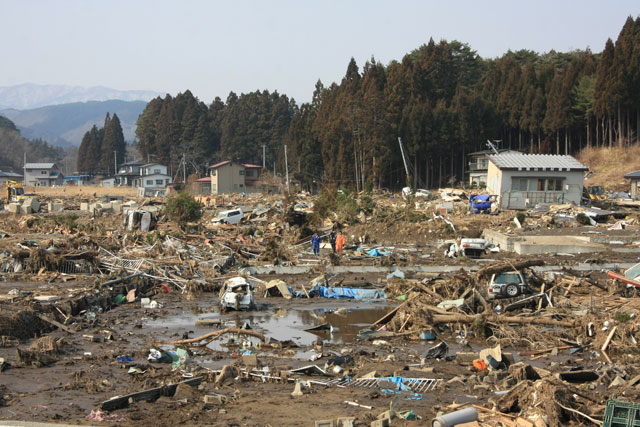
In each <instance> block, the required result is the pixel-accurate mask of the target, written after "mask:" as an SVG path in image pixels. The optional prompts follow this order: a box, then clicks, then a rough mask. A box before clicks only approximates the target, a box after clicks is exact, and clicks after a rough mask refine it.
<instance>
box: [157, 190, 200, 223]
mask: <svg viewBox="0 0 640 427" xmlns="http://www.w3.org/2000/svg"><path fill="white" fill-rule="evenodd" d="M165 212H166V214H167V216H168V217H169V219H170V220H172V221H175V222H177V223H178V225H179V226H180V227H183V226H184V225H186V223H187V222H191V221H198V220H199V219H200V218H202V214H203V211H202V204H200V203H198V202H196V199H194V198H193V196H192V195H191V194H189V193H184V192H182V193H178V195H177V196H175V197H171V198H169V200H167V206H166V207H165Z"/></svg>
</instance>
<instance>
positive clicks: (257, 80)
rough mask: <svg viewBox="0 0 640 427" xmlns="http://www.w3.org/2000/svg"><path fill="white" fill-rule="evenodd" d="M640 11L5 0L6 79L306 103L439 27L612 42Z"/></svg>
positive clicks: (545, 44) (596, 6) (546, 42)
mask: <svg viewBox="0 0 640 427" xmlns="http://www.w3.org/2000/svg"><path fill="white" fill-rule="evenodd" d="M639 14H640V1H638V0H625V1H615V0H614V1H607V2H605V1H603V0H599V1H591V0H581V1H562V0H553V1H549V0H536V1H524V0H523V1H518V0H505V1H477V0H473V1H454V0H448V1H425V0H423V1H417V0H416V1H402V0H388V1H379V0H357V1H355V0H354V1H349V0H335V1H305V0H290V1H279V0H262V1H239V0H228V1H225V2H222V1H205V0H203V1H195V0H186V1H185V0H175V1H164V0H148V1H136V0H109V1H98V0H77V1H65V0H58V1H53V0H39V1H37V0H29V1H20V0H0V40H2V43H1V45H2V48H1V49H2V61H1V62H0V64H1V66H0V86H12V85H16V84H20V83H38V84H67V85H74V86H76V85H77V86H97V85H103V86H108V87H112V88H114V89H121V90H127V89H140V90H154V91H158V92H168V93H171V94H174V95H175V94H176V93H178V92H182V91H184V90H186V89H190V90H191V91H192V92H193V93H194V95H195V96H197V97H198V98H199V99H200V100H202V101H204V102H206V103H207V104H209V103H210V102H211V101H212V100H213V98H214V97H215V96H220V97H221V98H222V99H223V100H224V99H226V97H227V95H228V93H229V91H231V90H233V91H235V92H236V93H243V92H244V93H246V92H250V91H254V90H258V89H259V90H263V89H268V90H270V91H274V90H278V92H280V93H284V94H287V95H288V96H291V97H294V98H295V99H296V100H297V101H298V102H305V101H309V100H310V98H311V95H312V93H313V88H314V85H315V82H316V81H317V80H318V79H321V80H322V82H323V83H324V84H325V86H327V85H328V84H330V83H331V82H333V81H340V79H341V78H342V76H343V75H344V73H345V71H346V67H347V64H348V62H349V59H350V58H351V57H354V58H355V59H356V61H357V63H358V65H359V66H360V67H362V65H363V64H364V62H365V61H366V60H368V59H370V58H371V56H372V55H373V56H375V58H376V60H378V61H380V62H382V63H383V64H387V63H388V62H389V61H391V60H393V59H398V60H399V59H401V58H402V56H403V55H404V54H405V53H408V52H410V51H411V50H413V49H415V48H417V47H419V46H420V45H422V44H424V43H426V42H428V40H429V38H430V37H433V39H434V40H436V41H438V40H440V39H447V40H453V39H457V40H460V41H462V42H466V43H469V44H470V45H471V47H472V48H473V49H475V50H477V51H478V53H479V54H480V55H481V56H483V57H496V56H501V55H502V54H503V53H504V52H506V51H507V50H508V49H512V50H517V49H525V48H526V49H531V50H535V51H538V52H545V51H548V50H550V49H555V50H558V51H567V50H571V49H584V48H587V47H589V48H591V50H592V51H593V52H600V51H602V49H603V47H604V44H605V41H606V40H607V38H608V37H611V38H612V39H613V40H615V39H616V37H617V36H618V33H619V32H620V29H621V28H622V25H623V24H624V22H625V19H626V18H627V16H629V15H632V16H633V17H634V18H635V17H636V16H638V15H639Z"/></svg>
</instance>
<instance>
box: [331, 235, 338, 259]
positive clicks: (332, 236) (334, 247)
mask: <svg viewBox="0 0 640 427" xmlns="http://www.w3.org/2000/svg"><path fill="white" fill-rule="evenodd" d="M336 237H338V235H337V234H336V232H335V231H334V230H331V234H329V241H330V242H331V250H332V251H333V253H334V254H335V253H336Z"/></svg>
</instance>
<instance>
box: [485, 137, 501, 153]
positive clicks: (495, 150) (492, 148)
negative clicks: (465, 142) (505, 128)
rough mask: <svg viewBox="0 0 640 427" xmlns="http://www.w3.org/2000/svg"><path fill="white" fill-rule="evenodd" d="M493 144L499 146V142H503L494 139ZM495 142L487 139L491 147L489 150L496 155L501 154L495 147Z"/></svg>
mask: <svg viewBox="0 0 640 427" xmlns="http://www.w3.org/2000/svg"><path fill="white" fill-rule="evenodd" d="M493 142H495V143H496V144H497V143H499V142H502V140H501V139H494V140H493ZM493 142H491V141H490V140H488V139H487V147H489V149H490V150H491V151H493V153H494V154H500V153H499V152H498V149H497V148H496V146H495V145H493Z"/></svg>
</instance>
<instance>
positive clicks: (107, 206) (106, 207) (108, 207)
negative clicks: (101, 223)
mask: <svg viewBox="0 0 640 427" xmlns="http://www.w3.org/2000/svg"><path fill="white" fill-rule="evenodd" d="M101 207H102V210H103V211H110V210H111V203H102V206H101Z"/></svg>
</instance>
